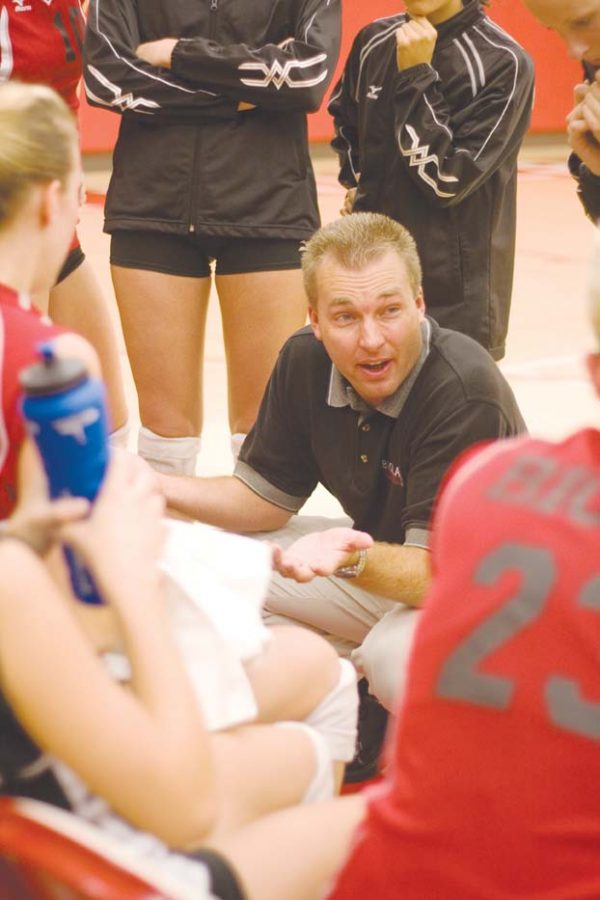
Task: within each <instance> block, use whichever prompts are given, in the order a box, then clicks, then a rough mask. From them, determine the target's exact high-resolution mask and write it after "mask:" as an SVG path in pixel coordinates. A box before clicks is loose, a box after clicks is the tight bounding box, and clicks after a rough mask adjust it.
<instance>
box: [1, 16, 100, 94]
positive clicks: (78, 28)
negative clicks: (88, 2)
mask: <svg viewBox="0 0 600 900" xmlns="http://www.w3.org/2000/svg"><path fill="white" fill-rule="evenodd" d="M84 24H85V23H84V18H83V12H82V9H81V3H80V2H79V0H0V81H8V80H9V79H11V78H18V79H19V80H20V81H28V82H38V83H40V84H48V85H50V87H53V88H54V89H55V90H56V91H58V93H59V94H60V95H61V96H62V97H63V99H64V100H65V101H66V102H67V103H68V104H69V106H70V107H71V109H73V110H76V109H77V107H78V106H79V100H78V97H77V86H78V84H79V80H80V78H81V69H82V61H81V51H82V47H83V32H84Z"/></svg>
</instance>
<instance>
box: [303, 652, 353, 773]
mask: <svg viewBox="0 0 600 900" xmlns="http://www.w3.org/2000/svg"><path fill="white" fill-rule="evenodd" d="M338 662H339V664H340V677H339V679H338V682H337V684H336V686H335V687H334V688H333V689H332V690H331V691H330V692H329V693H328V694H327V696H326V697H325V698H324V699H323V700H321V702H320V703H319V705H318V706H317V707H315V709H313V711H312V712H311V713H310V714H309V715H308V716H307V717H306V718H305V720H304V721H305V723H306V724H307V725H310V727H311V728H313V729H314V730H315V731H317V732H318V733H319V734H320V735H321V737H322V738H323V740H324V741H325V743H326V744H327V747H328V749H329V755H330V756H331V759H334V760H337V761H340V762H350V760H351V759H352V758H353V756H354V751H355V749H356V729H357V725H356V723H357V718H358V690H357V687H356V671H355V669H354V666H353V665H352V663H351V662H349V661H348V660H347V659H340V660H338Z"/></svg>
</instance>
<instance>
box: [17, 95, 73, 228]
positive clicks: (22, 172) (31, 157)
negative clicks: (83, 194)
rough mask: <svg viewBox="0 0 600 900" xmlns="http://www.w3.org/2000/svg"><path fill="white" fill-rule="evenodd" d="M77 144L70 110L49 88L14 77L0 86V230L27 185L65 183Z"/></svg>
mask: <svg viewBox="0 0 600 900" xmlns="http://www.w3.org/2000/svg"><path fill="white" fill-rule="evenodd" d="M77 142H78V137H77V126H76V123H75V118H74V116H73V113H72V112H71V111H70V110H69V108H68V106H67V105H66V103H65V102H64V100H62V99H61V98H60V97H59V96H58V94H57V93H56V92H55V91H53V90H52V89H51V88H49V87H45V86H44V85H37V84H21V83H19V82H17V81H9V82H5V83H4V84H0V228H2V227H4V226H5V225H7V224H8V223H9V222H10V221H11V220H12V218H13V216H14V214H15V212H16V210H17V209H18V207H19V205H20V203H21V202H22V200H23V198H24V196H25V195H26V194H27V191H28V190H29V189H31V188H32V187H33V186H35V185H39V184H47V183H49V182H51V181H54V180H58V181H60V183H61V184H62V185H63V186H64V185H65V184H66V181H67V178H68V176H69V174H70V173H71V171H72V170H73V164H74V160H75V155H76V153H77Z"/></svg>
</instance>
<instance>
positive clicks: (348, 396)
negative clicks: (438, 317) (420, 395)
mask: <svg viewBox="0 0 600 900" xmlns="http://www.w3.org/2000/svg"><path fill="white" fill-rule="evenodd" d="M421 338H422V345H421V353H420V355H419V358H418V360H417V361H416V363H415V365H414V366H413V368H412V369H411V371H410V373H409V374H408V376H407V377H406V378H405V379H404V381H403V382H402V384H401V385H399V387H398V388H397V389H396V390H395V391H394V393H393V394H391V395H390V396H389V397H386V398H385V400H384V401H383V402H382V403H380V404H379V406H378V407H376V409H377V412H380V413H383V414H384V415H385V416H389V417H390V418H392V419H397V418H398V416H399V415H400V413H401V412H402V408H403V407H404V404H405V403H406V400H407V398H408V395H409V394H410V392H411V390H412V387H413V385H414V383H415V381H416V380H417V377H418V375H419V372H420V371H421V369H422V368H423V364H424V362H425V360H426V359H427V356H428V354H429V349H430V339H431V324H430V323H429V321H428V319H424V320H423V322H422V323H421ZM327 403H328V405H329V406H337V407H341V406H350V407H351V408H352V409H353V410H354V411H355V412H358V413H361V414H363V415H364V414H365V413H367V414H368V413H372V412H373V407H372V406H369V404H368V403H365V401H364V400H363V399H362V397H360V396H359V395H358V394H357V393H356V391H355V390H354V388H353V387H352V386H351V385H350V384H348V382H347V381H346V379H345V378H344V376H343V375H342V374H341V372H340V371H339V370H338V369H336V367H335V366H334V365H333V363H332V365H331V374H330V376H329V390H328V392H327Z"/></svg>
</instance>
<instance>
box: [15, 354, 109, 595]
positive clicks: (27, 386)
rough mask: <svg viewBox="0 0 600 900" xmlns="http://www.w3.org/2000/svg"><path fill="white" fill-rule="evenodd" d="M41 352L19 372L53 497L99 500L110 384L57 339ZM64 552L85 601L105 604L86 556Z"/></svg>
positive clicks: (29, 427)
mask: <svg viewBox="0 0 600 900" xmlns="http://www.w3.org/2000/svg"><path fill="white" fill-rule="evenodd" d="M38 350H39V353H40V356H41V361H40V362H39V363H35V364H34V365H32V366H29V367H28V368H26V369H23V370H22V371H21V373H20V375H19V382H20V385H21V388H22V390H23V395H24V396H23V401H22V407H21V409H22V413H23V417H24V419H25V424H26V427H27V431H28V432H29V434H30V435H31V437H32V438H33V439H34V440H35V442H36V444H37V446H38V449H39V451H40V455H41V457H42V461H43V464H44V469H45V470H46V475H47V477H48V484H49V488H50V496H51V497H52V498H53V499H56V498H57V497H68V496H71V497H86V498H87V499H88V500H91V501H93V500H95V498H96V495H97V493H98V490H99V489H100V485H101V484H102V480H103V478H104V474H105V472H106V467H107V464H108V458H109V448H108V421H107V414H106V401H105V391H104V386H103V384H102V382H101V381H100V380H99V379H97V378H90V376H89V375H88V372H87V370H86V368H85V366H84V364H83V363H82V362H81V360H78V359H65V358H61V357H58V356H56V355H55V352H54V347H53V345H52V343H50V342H49V343H45V344H41V345H40V346H39V348H38ZM64 552H65V558H66V561H67V565H68V567H69V572H70V575H71V583H72V586H73V591H74V593H75V595H76V596H77V597H78V598H79V599H80V600H83V601H84V602H85V603H94V604H100V603H102V602H103V601H102V598H101V596H100V592H99V591H98V588H97V587H96V585H95V583H94V580H93V578H92V576H91V574H90V573H89V572H88V570H87V569H86V568H85V566H84V564H83V562H82V560H81V559H80V558H79V557H78V555H77V554H76V553H75V552H74V550H73V549H72V548H70V547H65V549H64Z"/></svg>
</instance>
